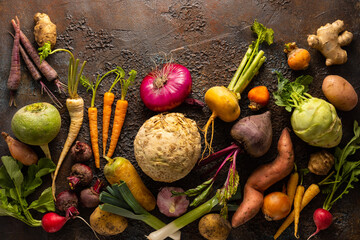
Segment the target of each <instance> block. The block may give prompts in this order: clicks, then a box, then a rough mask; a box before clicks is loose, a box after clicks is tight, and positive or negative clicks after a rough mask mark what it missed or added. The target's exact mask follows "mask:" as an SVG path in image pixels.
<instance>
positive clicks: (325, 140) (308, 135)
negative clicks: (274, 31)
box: [273, 72, 342, 148]
mask: <svg viewBox="0 0 360 240" xmlns="http://www.w3.org/2000/svg"><path fill="white" fill-rule="evenodd" d="M276 74H277V77H278V90H277V91H276V92H274V93H273V95H274V98H275V100H276V101H275V104H277V105H278V106H282V107H285V109H286V110H287V111H289V112H291V110H292V109H293V108H294V112H293V114H292V116H291V126H292V127H293V130H294V132H295V134H296V135H297V136H298V137H299V138H301V139H302V140H303V141H305V142H307V143H308V144H310V145H312V146H317V147H324V148H332V147H335V146H337V145H338V144H339V143H340V140H341V137H342V125H341V120H340V118H339V117H338V115H337V113H336V110H335V107H334V106H333V105H332V104H330V103H328V102H326V101H325V100H323V99H319V98H315V97H312V96H311V95H310V94H308V93H307V91H308V85H309V84H310V83H311V82H312V80H313V78H312V77H311V76H309V75H306V76H300V77H298V78H297V79H296V80H295V81H294V82H290V81H289V80H288V79H286V78H284V77H283V75H282V74H281V73H279V72H276Z"/></svg>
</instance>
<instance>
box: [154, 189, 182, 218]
mask: <svg viewBox="0 0 360 240" xmlns="http://www.w3.org/2000/svg"><path fill="white" fill-rule="evenodd" d="M171 191H174V192H177V193H179V192H184V190H183V189H182V188H176V187H164V188H162V189H161V190H160V192H159V193H158V195H157V202H156V204H157V206H158V208H159V210H160V212H161V213H162V214H164V215H166V216H168V217H178V216H180V215H182V214H183V213H185V212H186V210H187V208H188V206H189V200H187V199H186V196H185V195H179V196H172V195H173V194H172V193H171Z"/></svg>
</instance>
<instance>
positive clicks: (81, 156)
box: [70, 141, 92, 162]
mask: <svg viewBox="0 0 360 240" xmlns="http://www.w3.org/2000/svg"><path fill="white" fill-rule="evenodd" d="M70 156H71V159H72V160H74V161H76V162H86V161H89V160H90V159H91V158H92V150H91V147H90V146H89V144H87V143H84V142H79V141H76V143H75V145H74V146H73V147H72V148H71V150H70Z"/></svg>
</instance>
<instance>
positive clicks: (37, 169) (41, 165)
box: [24, 158, 56, 197]
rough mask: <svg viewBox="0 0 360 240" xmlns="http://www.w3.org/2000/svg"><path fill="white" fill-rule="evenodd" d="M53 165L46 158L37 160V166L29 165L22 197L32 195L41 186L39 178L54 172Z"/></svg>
mask: <svg viewBox="0 0 360 240" xmlns="http://www.w3.org/2000/svg"><path fill="white" fill-rule="evenodd" d="M55 168H56V166H55V164H54V163H53V161H51V160H50V159H48V158H41V159H39V161H38V163H37V164H33V165H30V166H29V168H28V172H27V175H26V177H25V178H26V179H25V180H26V181H25V184H24V197H27V196H28V195H29V194H31V193H33V192H34V191H35V189H36V188H38V187H39V186H40V185H41V184H42V180H41V177H43V176H45V175H47V174H49V173H52V172H54V171H55Z"/></svg>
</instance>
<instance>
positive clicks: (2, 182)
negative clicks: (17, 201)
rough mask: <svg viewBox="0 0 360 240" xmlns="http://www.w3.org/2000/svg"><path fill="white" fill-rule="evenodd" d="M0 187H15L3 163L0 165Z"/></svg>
mask: <svg viewBox="0 0 360 240" xmlns="http://www.w3.org/2000/svg"><path fill="white" fill-rule="evenodd" d="M0 187H1V188H6V189H10V188H14V187H15V186H14V183H13V181H12V180H11V178H10V176H9V174H8V173H7V171H6V168H5V166H4V165H3V166H1V167H0Z"/></svg>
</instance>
